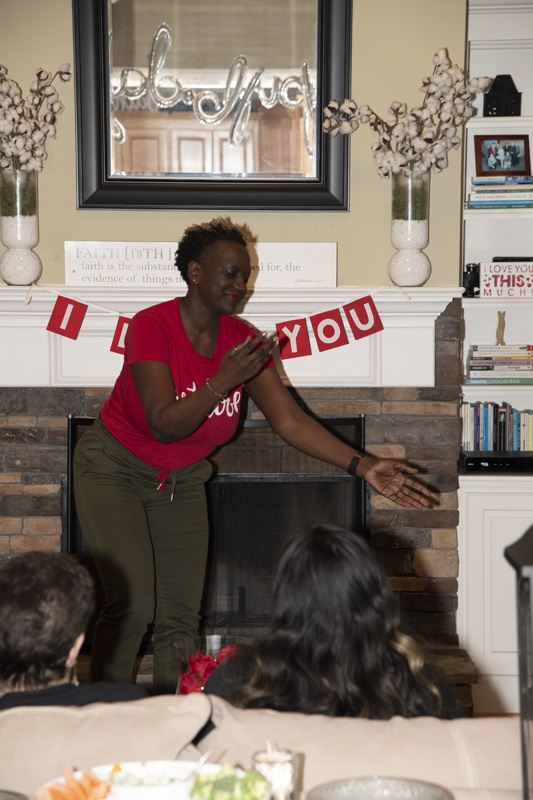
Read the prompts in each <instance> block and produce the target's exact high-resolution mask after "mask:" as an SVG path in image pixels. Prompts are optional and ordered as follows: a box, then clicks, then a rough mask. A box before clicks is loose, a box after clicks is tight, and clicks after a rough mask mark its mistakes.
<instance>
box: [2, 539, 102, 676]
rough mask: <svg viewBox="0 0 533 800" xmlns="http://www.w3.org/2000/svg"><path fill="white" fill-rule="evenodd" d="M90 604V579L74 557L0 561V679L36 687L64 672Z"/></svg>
mask: <svg viewBox="0 0 533 800" xmlns="http://www.w3.org/2000/svg"><path fill="white" fill-rule="evenodd" d="M93 609H94V583H93V579H92V578H91V576H90V574H89V572H88V570H87V569H86V568H85V567H84V566H83V565H82V564H80V563H79V561H78V560H77V559H76V557H75V556H71V555H67V554H66V553H37V552H35V553H33V552H32V553H23V554H22V555H19V556H14V557H13V558H11V559H9V560H8V561H4V562H3V563H2V564H0V681H1V682H2V683H3V684H4V686H5V687H8V688H17V689H35V688H41V687H44V686H47V685H48V684H50V683H52V682H54V681H57V680H61V679H62V678H64V676H65V671H66V664H67V659H68V654H69V651H70V649H71V648H72V646H73V644H74V643H75V641H76V639H77V637H78V636H79V635H80V633H85V629H86V627H87V624H88V622H89V620H90V618H91V615H92V613H93Z"/></svg>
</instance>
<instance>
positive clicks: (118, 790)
mask: <svg viewBox="0 0 533 800" xmlns="http://www.w3.org/2000/svg"><path fill="white" fill-rule="evenodd" d="M117 766H120V768H121V769H120V772H118V773H117V775H120V776H121V777H123V778H127V776H130V777H131V779H132V782H135V781H139V783H142V784H143V785H137V786H136V785H131V784H130V785H125V784H123V785H120V784H111V788H110V790H109V793H108V795H107V797H108V798H110V800H151V798H154V800H189V798H190V792H191V789H192V787H193V785H194V781H195V780H196V775H197V774H199V775H215V774H216V773H217V772H220V770H221V765H220V764H202V766H201V767H198V764H197V763H196V762H195V761H126V762H120V763H119V764H118V765H117V764H116V763H115V764H104V765H103V766H99V767H91V768H90V770H89V772H92V773H93V774H94V775H96V777H97V778H100V780H102V781H108V782H111V780H112V779H113V776H111V773H112V771H113V770H114V769H115V768H116V767H117ZM81 775H82V772H81V771H79V772H75V773H74V777H75V778H76V779H78V780H79V778H81ZM53 783H62V784H64V783H65V779H64V778H63V777H61V778H56V780H54V781H50V782H49V783H47V784H46V786H51V785H52V784H53ZM149 784H151V785H149ZM154 784H156V785H154Z"/></svg>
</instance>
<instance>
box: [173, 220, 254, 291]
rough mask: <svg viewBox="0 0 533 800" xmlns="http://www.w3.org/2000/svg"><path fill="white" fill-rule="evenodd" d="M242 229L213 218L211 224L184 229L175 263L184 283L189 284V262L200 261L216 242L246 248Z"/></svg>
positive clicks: (229, 222)
mask: <svg viewBox="0 0 533 800" xmlns="http://www.w3.org/2000/svg"><path fill="white" fill-rule="evenodd" d="M242 231H243V228H242V227H240V226H238V225H233V224H232V223H231V221H229V220H228V219H224V218H223V217H215V219H212V220H211V222H204V223H202V224H200V225H191V226H190V227H189V228H186V230H185V232H184V234H183V236H182V237H181V239H180V241H179V244H178V249H177V251H176V258H175V263H176V266H177V268H178V270H179V272H180V274H181V277H182V278H183V280H184V281H185V283H187V284H188V283H189V274H188V268H189V264H190V262H191V261H200V259H201V258H202V256H203V255H204V254H205V251H206V250H207V249H208V248H209V247H211V246H212V245H214V244H216V243H217V242H236V243H237V244H240V245H242V246H243V247H246V239H245V238H244V235H243V232H242Z"/></svg>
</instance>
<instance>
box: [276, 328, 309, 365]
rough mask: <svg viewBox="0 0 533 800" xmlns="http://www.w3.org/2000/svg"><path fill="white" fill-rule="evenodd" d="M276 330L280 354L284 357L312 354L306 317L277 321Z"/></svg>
mask: <svg viewBox="0 0 533 800" xmlns="http://www.w3.org/2000/svg"><path fill="white" fill-rule="evenodd" d="M276 331H277V334H278V339H279V354H280V356H281V358H282V359H285V358H300V356H310V355H311V345H310V343H309V334H308V333H307V323H306V321H305V319H291V320H290V321H289V322H277V323H276Z"/></svg>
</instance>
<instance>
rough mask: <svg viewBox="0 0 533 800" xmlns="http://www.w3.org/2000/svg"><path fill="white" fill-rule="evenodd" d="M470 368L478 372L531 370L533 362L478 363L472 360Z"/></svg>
mask: <svg viewBox="0 0 533 800" xmlns="http://www.w3.org/2000/svg"><path fill="white" fill-rule="evenodd" d="M469 367H470V369H471V370H472V369H474V370H476V371H477V372H483V371H485V372H531V371H532V370H533V364H476V363H475V362H472V361H471V362H470V364H469Z"/></svg>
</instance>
